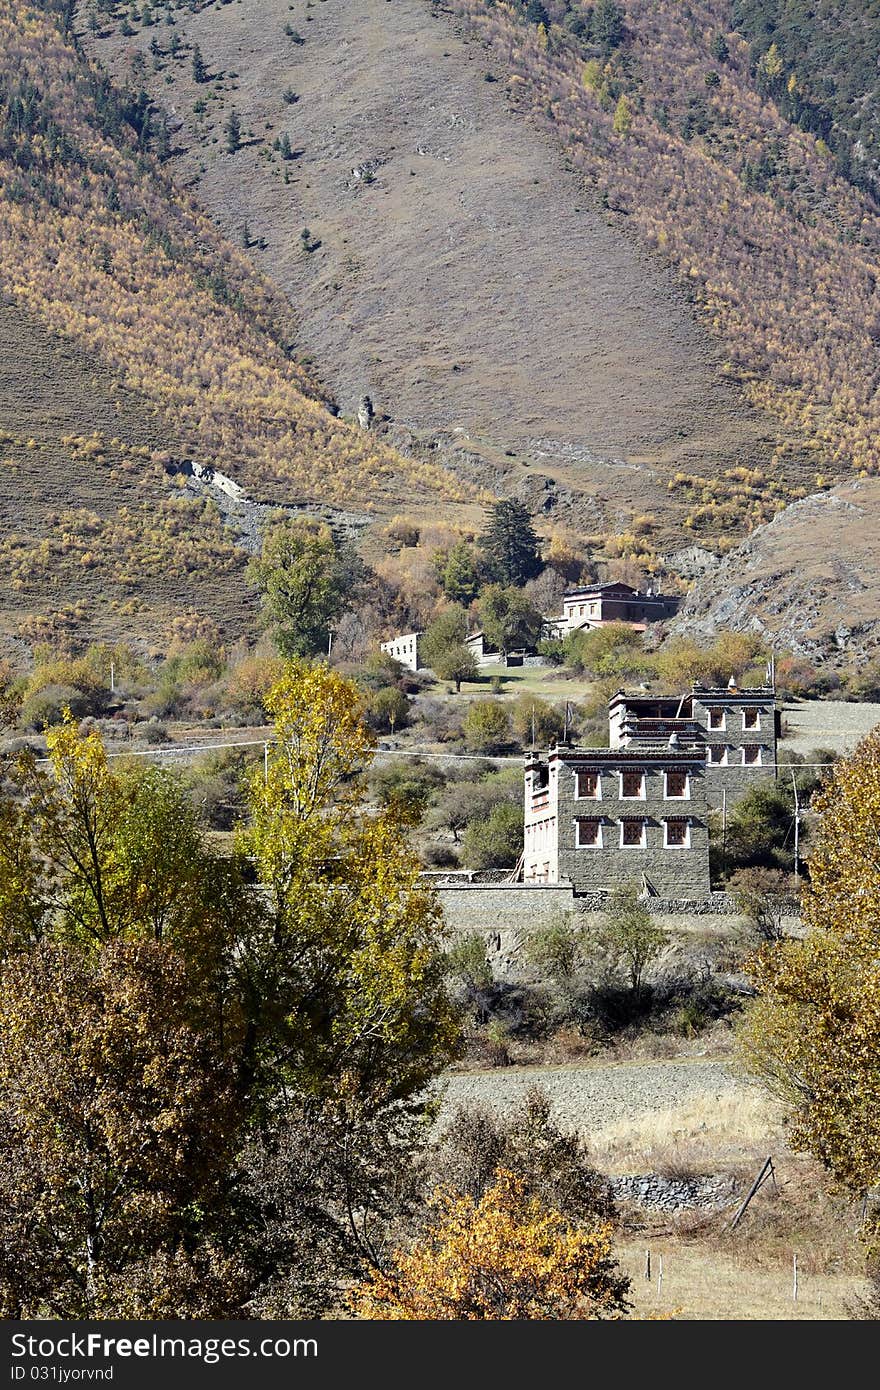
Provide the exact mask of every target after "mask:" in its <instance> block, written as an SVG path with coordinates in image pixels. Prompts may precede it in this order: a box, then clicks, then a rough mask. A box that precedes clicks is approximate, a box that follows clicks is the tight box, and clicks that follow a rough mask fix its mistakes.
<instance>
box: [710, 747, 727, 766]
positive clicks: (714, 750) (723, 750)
mask: <svg viewBox="0 0 880 1390" xmlns="http://www.w3.org/2000/svg"><path fill="white" fill-rule="evenodd" d="M708 753H709V762H710V763H713V764H714V766H715V767H726V765H727V744H726V743H710V744H709V746H708Z"/></svg>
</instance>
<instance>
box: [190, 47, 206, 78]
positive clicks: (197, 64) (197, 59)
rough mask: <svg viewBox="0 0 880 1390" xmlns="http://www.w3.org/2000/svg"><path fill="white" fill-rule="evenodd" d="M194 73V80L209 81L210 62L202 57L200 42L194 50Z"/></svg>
mask: <svg viewBox="0 0 880 1390" xmlns="http://www.w3.org/2000/svg"><path fill="white" fill-rule="evenodd" d="M192 75H193V81H194V82H207V80H208V64H207V63H206V62H205V60H204V58H203V57H202V50H201V49H200V48H199V46H198V44H196V46H195V47H194V49H193V52H192Z"/></svg>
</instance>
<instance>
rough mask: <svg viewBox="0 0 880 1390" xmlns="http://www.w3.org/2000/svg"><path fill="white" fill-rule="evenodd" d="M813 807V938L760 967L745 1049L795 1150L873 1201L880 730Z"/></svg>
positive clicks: (876, 1178) (772, 951) (878, 1113)
mask: <svg viewBox="0 0 880 1390" xmlns="http://www.w3.org/2000/svg"><path fill="white" fill-rule="evenodd" d="M813 805H814V808H815V809H816V810H817V811H818V812H819V813H820V814H821V817H822V820H821V823H820V826H819V829H818V832H817V838H816V844H815V849H814V851H813V854H812V856H811V859H810V871H811V883H810V887H809V889H808V891H807V892H806V894H805V895H804V901H803V915H804V921H805V924H806V927H807V935H806V938H805V939H804V940H803V941H785V942H782V943H781V944H779V945H775V946H768V947H766V948H765V949H764V950H762V951H761V952H760V953H759V954H758V956H757V957H756V959H755V960H754V962H753V963H752V971H753V975H754V978H755V981H756V983H757V985H758V988H759V990H760V995H759V997H758V999H757V1000H756V1002H755V1003H754V1005H753V1006H752V1008H751V1009H750V1011H749V1013H748V1016H747V1018H746V1021H745V1025H744V1027H743V1028H742V1030H741V1033H740V1048H741V1051H742V1055H743V1057H744V1059H745V1061H746V1062H747V1064H748V1065H749V1066H750V1068H751V1069H752V1070H753V1071H754V1072H755V1073H756V1074H757V1075H758V1076H760V1077H761V1079H762V1080H763V1081H764V1082H765V1084H766V1085H767V1086H768V1087H769V1088H770V1089H771V1091H773V1092H774V1093H775V1094H776V1095H778V1096H780V1097H781V1098H782V1099H783V1101H784V1102H785V1104H786V1105H787V1107H788V1110H789V1112H790V1115H791V1119H792V1138H793V1140H794V1143H795V1144H796V1145H797V1146H798V1147H800V1148H802V1149H804V1150H807V1151H809V1152H811V1153H813V1154H815V1156H816V1157H817V1158H818V1159H819V1160H820V1162H821V1163H822V1164H824V1166H825V1167H826V1168H827V1169H828V1170H829V1171H830V1172H831V1173H832V1174H833V1175H834V1177H835V1178H836V1179H837V1180H838V1181H839V1182H840V1183H841V1184H842V1185H843V1186H844V1187H845V1188H847V1189H849V1190H850V1191H851V1192H853V1193H854V1194H862V1193H865V1192H867V1191H868V1190H869V1189H871V1188H875V1187H877V1185H878V1184H880V969H878V960H880V734H877V733H873V734H871V735H870V736H869V737H868V738H867V739H865V740H864V741H863V742H862V743H861V744H860V745H859V747H858V748H857V750H856V752H855V753H854V754H853V756H852V757H851V758H849V759H847V760H845V761H842V762H840V763H838V764H836V766H835V769H834V773H833V776H832V778H831V780H830V782H829V783H828V784H827V786H826V787H825V788H824V789H823V790H822V791H820V792H819V793H818V795H817V796H816V797H815V799H814V802H813ZM877 1229H878V1223H877V1222H876V1221H875V1223H874V1233H875V1235H876V1234H877Z"/></svg>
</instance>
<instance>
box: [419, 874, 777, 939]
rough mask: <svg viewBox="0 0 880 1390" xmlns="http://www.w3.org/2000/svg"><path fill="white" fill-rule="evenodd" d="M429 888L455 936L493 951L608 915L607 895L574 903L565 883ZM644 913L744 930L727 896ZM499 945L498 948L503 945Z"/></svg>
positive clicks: (675, 927) (697, 926)
mask: <svg viewBox="0 0 880 1390" xmlns="http://www.w3.org/2000/svg"><path fill="white" fill-rule="evenodd" d="M434 887H435V889H436V892H437V896H438V898H439V900H440V903H441V906H442V908H443V914H444V916H445V918H446V921H447V923H448V925H449V926H450V927H451V928H452V930H453V931H454V932H460V933H462V934H465V933H469V932H485V933H487V934H491V935H492V936H494V937H496V938H497V940H496V942H495V943H493V945H494V949H496V950H497V949H513V948H515V944H516V943H515V938H520V939H521V937H522V934H523V933H524V932H526V933H527V932H530V931H535V930H537V929H540V928H542V927H546V926H549V925H550V924H551V923H552V922H554V921H558V919H559V917H560V916H563V915H565V914H567V913H572V912H576V913H578V914H579V915H580V916H581V917H582V918H583V919H584V922H585V924H587V925H589V924H591V923H592V922H598V920H599V918H600V916H601V915H602V913H603V912H604V911H606V910H607V906H608V895H607V894H605V893H589V894H585V895H583V896H581V897H575V894H574V890H573V889H572V887H571V885H570V884H564V883H541V884H524V883H506V882H501V883H497V882H496V883H491V882H474V883H467V882H462V881H460V880H459V881H457V882H454V883H450V882H449V881H441V882H439V883H438V882H437V881H436V878H435V879H434ZM643 901H644V902H645V905H646V907H647V908H648V911H649V912H650V913H651V915H652V916H653V917H655V918H656V919H657V922H658V924H659V925H661V926H664V927H666V928H667V929H668V930H669V931H673V932H688V931H691V932H705V931H710V932H711V931H713V930H716V931H718V932H719V933H721V932H727V931H730V930H731V929H737V928H745V927H746V920H745V918H744V917H743V916H742V914H741V913H740V912H739V911H738V909H737V907H736V904H735V902H734V901H733V898H732V897H731V896H730V894H729V893H710V894H709V896H708V897H707V898H705V899H692V898H645V899H644V900H643ZM782 925H783V928H784V929H785V930H786V931H790V932H797V931H798V930H799V929H800V917H799V914H798V909H797V903H796V902H794V901H792V902H791V904H790V912H789V914H788V915H787V916H786V917H784V918H783V921H782ZM502 942H503V945H502Z"/></svg>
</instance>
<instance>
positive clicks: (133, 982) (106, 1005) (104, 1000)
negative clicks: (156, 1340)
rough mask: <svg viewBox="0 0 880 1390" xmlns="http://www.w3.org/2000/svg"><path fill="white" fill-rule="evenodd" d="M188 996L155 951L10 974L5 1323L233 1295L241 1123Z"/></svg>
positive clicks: (1, 1103)
mask: <svg viewBox="0 0 880 1390" xmlns="http://www.w3.org/2000/svg"><path fill="white" fill-rule="evenodd" d="M191 994H192V987H191V985H190V983H189V982H188V981H187V978H186V967H185V964H184V963H183V962H182V960H181V959H180V957H179V956H177V955H176V954H175V953H174V952H173V951H172V950H171V949H170V948H169V947H167V946H163V945H160V944H157V943H155V942H151V943H147V942H141V943H140V944H137V945H133V944H127V943H122V942H117V943H114V944H113V945H110V946H108V947H106V948H105V949H102V950H100V951H98V952H97V953H96V954H94V955H88V954H83V952H82V951H80V950H78V949H76V948H75V947H71V946H55V945H48V944H47V945H43V946H40V947H38V948H36V949H35V950H33V951H31V952H29V953H25V954H17V955H15V956H14V957H13V958H12V959H10V960H7V961H6V963H5V965H4V967H3V972H2V977H0V1210H2V1216H3V1220H2V1223H0V1229H2V1235H0V1313H2V1316H3V1317H6V1318H22V1317H25V1318H27V1317H45V1316H55V1317H64V1318H70V1317H100V1316H102V1315H103V1316H106V1315H108V1314H109V1315H112V1316H116V1317H120V1316H126V1314H128V1315H129V1316H138V1315H141V1316H144V1315H146V1316H156V1317H162V1316H165V1317H175V1316H179V1315H180V1314H181V1313H182V1312H183V1311H184V1310H187V1309H188V1310H189V1311H190V1312H191V1314H192V1315H196V1316H198V1315H201V1316H204V1317H217V1316H222V1315H223V1313H224V1312H225V1311H226V1310H227V1309H229V1308H230V1307H233V1308H234V1307H235V1306H236V1305H237V1302H238V1300H239V1299H240V1298H241V1297H242V1295H243V1294H244V1286H243V1284H242V1283H241V1282H240V1271H237V1270H236V1262H235V1259H234V1257H232V1256H230V1255H226V1254H224V1253H223V1251H222V1249H221V1243H222V1242H221V1241H220V1240H219V1239H218V1227H217V1225H216V1224H215V1223H216V1222H217V1219H218V1215H219V1211H218V1208H219V1207H220V1206H221V1204H222V1198H223V1196H224V1190H225V1181H226V1175H227V1170H228V1166H229V1161H230V1158H231V1156H232V1154H233V1153H234V1150H235V1145H236V1140H237V1136H238V1132H239V1126H240V1123H241V1118H242V1110H241V1105H240V1101H239V1097H238V1095H237V1093H236V1087H235V1085H234V1072H233V1069H232V1067H231V1065H230V1059H229V1057H228V1056H227V1057H224V1055H223V1052H222V1050H221V1048H220V1047H218V1045H217V1043H218V1038H217V1036H216V1035H215V1037H214V1039H213V1040H212V1039H210V1038H209V1036H208V1035H207V1034H206V1033H205V1031H204V1030H202V1029H200V1028H199V1026H198V1024H196V1023H194V1020H193V1013H192V998H191ZM212 1227H213V1233H212ZM145 1279H146V1280H147V1281H148V1282H149V1283H150V1285H151V1292H150V1305H149V1306H150V1312H149V1313H147V1314H144V1313H143V1312H140V1314H139V1311H138V1309H137V1303H136V1292H135V1290H136V1288H137V1287H138V1286H139V1285H140V1284H141V1283H142V1282H143V1281H144V1280H145ZM236 1293H237V1294H238V1298H236ZM133 1301H134V1302H135V1306H133Z"/></svg>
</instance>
